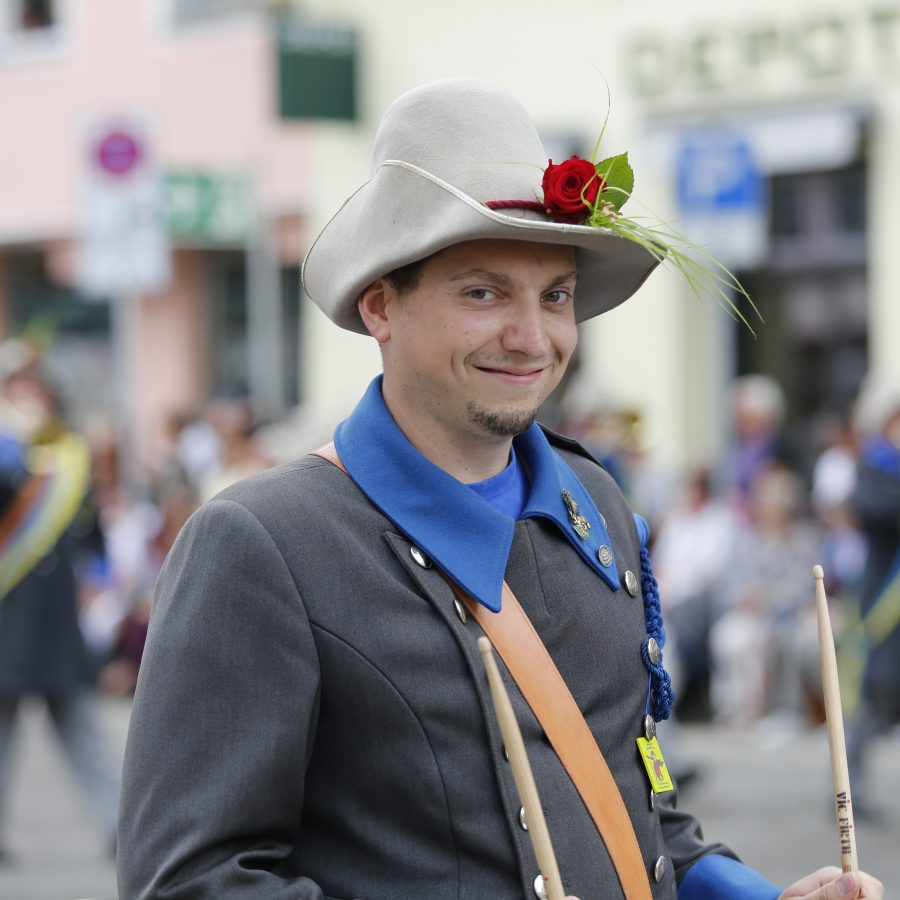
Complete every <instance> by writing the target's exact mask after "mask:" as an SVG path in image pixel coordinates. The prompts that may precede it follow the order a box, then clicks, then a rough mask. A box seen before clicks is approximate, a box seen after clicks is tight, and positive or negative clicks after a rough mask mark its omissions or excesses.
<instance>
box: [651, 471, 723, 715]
mask: <svg viewBox="0 0 900 900" xmlns="http://www.w3.org/2000/svg"><path fill="white" fill-rule="evenodd" d="M740 526H741V522H740V519H739V518H738V516H737V515H736V514H735V513H734V511H733V509H732V508H731V506H729V504H728V503H726V502H725V501H723V500H720V499H719V498H717V497H716V496H715V493H714V491H713V486H712V475H711V472H710V470H709V469H707V468H701V469H697V470H695V471H694V472H692V473H690V474H689V475H688V477H687V479H686V481H685V484H684V486H683V488H682V491H681V496H680V498H679V500H678V502H677V503H676V504H675V505H674V506H673V507H672V508H671V509H670V510H669V511H668V513H667V514H666V515H665V517H664V518H663V521H662V525H661V527H660V530H659V534H658V536H657V538H656V542H655V543H654V545H653V552H652V559H653V567H654V570H655V571H656V574H657V578H658V579H659V586H660V597H661V599H662V604H663V615H664V616H665V620H666V628H667V633H668V636H669V638H670V639H671V641H672V647H671V649H670V653H674V654H675V655H676V657H677V673H678V674H677V675H676V674H675V673H674V672H673V680H674V681H675V685H676V689H677V691H678V712H679V716H680V717H685V716H687V717H698V718H701V719H702V718H706V717H707V716H708V714H709V709H710V706H709V688H710V673H711V662H710V647H709V635H710V629H711V628H712V626H713V623H714V622H715V621H716V620H717V619H718V617H719V615H721V613H722V611H723V609H724V607H725V603H726V596H727V591H728V590H729V585H730V584H731V580H732V576H733V570H734V565H735V555H736V543H737V538H738V533H739V529H740ZM687 559H689V560H691V564H690V565H689V566H688V565H685V560H687Z"/></svg>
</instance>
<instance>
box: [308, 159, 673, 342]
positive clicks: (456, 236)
mask: <svg viewBox="0 0 900 900" xmlns="http://www.w3.org/2000/svg"><path fill="white" fill-rule="evenodd" d="M515 199H527V198H515ZM491 238H493V239H504V240H518V241H534V242H536V243H541V244H561V245H568V246H571V247H574V248H575V258H576V264H577V267H578V289H577V295H576V300H575V317H576V319H577V321H579V322H583V321H585V320H586V319H590V318H593V317H594V316H597V315H599V314H600V313H603V312H606V311H607V310H610V309H613V308H614V307H616V306H618V305H619V304H620V303H623V302H624V301H625V300H627V299H628V298H629V297H631V296H632V294H634V292H635V291H636V290H637V289H638V288H639V287H640V286H641V285H642V284H643V283H644V281H645V280H646V279H647V276H648V275H650V273H651V272H652V271H653V270H654V269H655V268H656V266H657V265H658V264H659V260H658V259H657V258H656V257H655V256H654V255H653V254H652V253H650V252H649V251H648V250H647V249H646V248H644V247H642V246H640V245H639V244H636V243H634V242H633V241H629V240H627V239H625V238H622V237H620V236H619V235H617V234H615V233H614V232H612V231H608V230H606V229H602V228H592V227H589V226H586V225H568V224H565V223H561V222H551V221H549V220H541V219H533V218H517V217H515V216H514V215H507V214H505V213H502V212H498V211H496V210H492V209H488V207H486V206H484V205H483V204H482V203H479V202H477V201H476V200H473V199H472V198H471V197H469V196H468V195H466V194H464V193H462V192H461V191H459V190H457V189H456V188H454V187H453V186H452V185H450V184H448V183H447V182H445V181H442V180H441V179H440V178H437V177H436V176H434V175H432V174H431V173H430V172H427V171H425V170H424V169H420V168H419V167H417V166H413V165H411V164H409V163H405V162H402V161H400V160H388V161H386V162H384V163H383V164H382V165H381V166H379V168H378V170H377V171H376V173H375V175H374V176H373V177H372V178H371V180H370V181H368V182H366V183H365V184H364V185H363V186H362V187H361V188H360V189H359V190H358V191H356V193H354V194H353V195H352V196H351V197H349V198H348V200H347V201H346V202H345V203H344V205H343V206H342V207H341V208H340V209H339V210H338V212H337V213H336V214H335V215H334V217H333V218H332V219H331V221H330V222H329V223H328V224H327V225H326V226H325V227H324V228H323V229H322V232H321V233H320V234H319V236H318V237H317V238H316V240H315V241H314V243H313V245H312V246H311V247H310V249H309V252H308V253H307V255H306V259H305V260H304V262H303V268H302V280H303V287H304V289H305V291H306V293H307V295H308V296H309V298H310V299H311V300H312V301H313V302H314V303H315V304H316V305H317V306H318V307H319V308H320V309H321V310H322V311H323V312H324V313H325V315H327V316H328V317H329V318H330V319H331V320H332V321H333V322H334V323H335V324H337V325H340V326H341V327H342V328H346V329H348V330H349V331H355V332H357V333H359V334H368V331H367V330H366V327H365V325H364V324H363V322H362V319H361V318H360V316H359V310H358V308H357V300H358V298H359V295H360V294H361V293H362V292H363V291H364V290H365V289H366V288H367V287H368V286H369V285H370V284H371V283H372V282H373V281H375V280H376V279H377V278H380V277H381V276H383V275H386V274H387V273H388V272H392V271H393V270H394V269H398V268H400V267H401V266H405V265H409V264H410V263H412V262H415V261H416V260H419V259H424V258H425V257H427V256H431V254H433V253H437V252H438V251H439V250H443V249H444V248H445V247H449V246H451V245H452V244H459V243H462V242H463V241H472V240H479V239H491Z"/></svg>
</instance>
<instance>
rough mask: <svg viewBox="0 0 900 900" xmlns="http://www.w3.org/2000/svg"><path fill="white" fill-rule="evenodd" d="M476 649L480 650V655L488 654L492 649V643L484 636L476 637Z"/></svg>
mask: <svg viewBox="0 0 900 900" xmlns="http://www.w3.org/2000/svg"><path fill="white" fill-rule="evenodd" d="M478 649H479V650H480V651H481V655H482V656H485V657H487V656H490V655H491V653H492V652H493V650H494V647H493V645H492V644H491V642H490V641H489V640H488V639H487V638H486V637H480V638H478Z"/></svg>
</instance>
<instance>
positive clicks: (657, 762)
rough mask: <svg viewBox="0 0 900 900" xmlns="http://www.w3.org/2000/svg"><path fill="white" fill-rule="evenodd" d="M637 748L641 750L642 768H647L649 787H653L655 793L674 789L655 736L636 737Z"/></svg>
mask: <svg viewBox="0 0 900 900" xmlns="http://www.w3.org/2000/svg"><path fill="white" fill-rule="evenodd" d="M637 745H638V750H640V751H641V759H643V760H644V768H645V769H646V770H647V776H648V777H649V779H650V787H652V788H653V792H654V793H655V794H664V793H665V792H666V791H671V790H674V789H675V785H674V784H672V776H671V775H669V770H668V769H667V768H666V761H665V760H664V759H663V755H662V750H660V749H659V742H658V741H657V740H656V738H655V737H654V738H652V739H651V740H649V741H648V740H647V739H646V738H642V737H640V738H638V739H637Z"/></svg>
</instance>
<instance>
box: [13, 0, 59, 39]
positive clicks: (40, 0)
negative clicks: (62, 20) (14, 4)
mask: <svg viewBox="0 0 900 900" xmlns="http://www.w3.org/2000/svg"><path fill="white" fill-rule="evenodd" d="M54 5H55V4H54V3H53V0H20V2H19V9H18V13H17V19H18V21H17V23H16V24H17V25H18V29H19V30H21V31H34V30H36V29H40V28H51V27H52V26H53V25H55V24H56V16H55V14H54Z"/></svg>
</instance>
